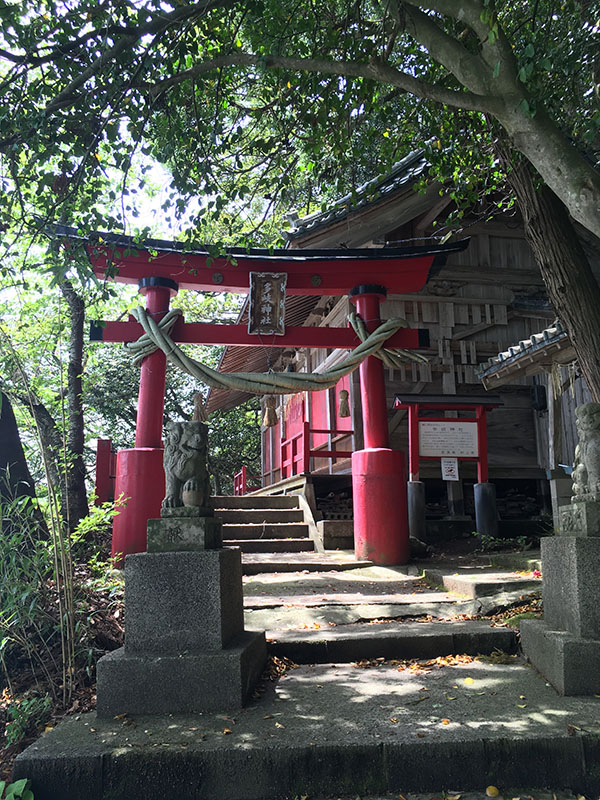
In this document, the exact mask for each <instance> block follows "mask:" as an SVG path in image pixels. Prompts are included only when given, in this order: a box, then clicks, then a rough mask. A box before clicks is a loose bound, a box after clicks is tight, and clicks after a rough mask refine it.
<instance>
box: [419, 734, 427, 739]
mask: <svg viewBox="0 0 600 800" xmlns="http://www.w3.org/2000/svg"><path fill="white" fill-rule="evenodd" d="M417 736H418V737H419V739H423V737H424V736H425V734H424V733H417Z"/></svg>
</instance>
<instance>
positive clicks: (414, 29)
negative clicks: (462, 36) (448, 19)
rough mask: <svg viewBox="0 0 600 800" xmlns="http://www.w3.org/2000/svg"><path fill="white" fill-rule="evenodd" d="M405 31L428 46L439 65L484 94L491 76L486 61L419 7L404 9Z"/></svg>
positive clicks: (469, 86)
mask: <svg viewBox="0 0 600 800" xmlns="http://www.w3.org/2000/svg"><path fill="white" fill-rule="evenodd" d="M405 11H406V18H407V22H408V24H407V26H406V29H407V32H408V33H409V34H410V35H411V36H412V37H413V38H414V39H416V40H417V42H419V44H422V45H423V47H425V48H427V50H428V51H429V54H430V56H431V57H432V58H433V59H434V60H435V61H437V62H438V63H440V64H442V65H443V66H444V67H446V69H447V70H449V71H450V72H451V73H452V75H454V76H455V77H456V78H457V79H458V80H459V81H460V82H461V83H462V84H463V85H464V86H466V87H467V88H468V89H470V90H471V91H473V92H476V93H477V94H487V93H488V92H489V83H490V79H491V77H492V75H491V72H490V70H489V68H488V66H487V64H486V63H485V62H483V61H482V59H481V58H480V57H479V56H476V55H473V54H472V53H469V51H468V50H467V49H466V48H465V47H463V46H462V44H460V42H459V41H458V40H457V39H455V38H454V37H453V36H450V35H449V34H447V33H446V32H445V31H444V30H442V28H440V26H439V25H438V24H437V22H436V21H435V18H434V17H431V16H429V15H428V14H425V13H424V12H423V11H421V9H420V8H418V7H416V6H414V7H413V6H412V4H410V7H406V8H405Z"/></svg>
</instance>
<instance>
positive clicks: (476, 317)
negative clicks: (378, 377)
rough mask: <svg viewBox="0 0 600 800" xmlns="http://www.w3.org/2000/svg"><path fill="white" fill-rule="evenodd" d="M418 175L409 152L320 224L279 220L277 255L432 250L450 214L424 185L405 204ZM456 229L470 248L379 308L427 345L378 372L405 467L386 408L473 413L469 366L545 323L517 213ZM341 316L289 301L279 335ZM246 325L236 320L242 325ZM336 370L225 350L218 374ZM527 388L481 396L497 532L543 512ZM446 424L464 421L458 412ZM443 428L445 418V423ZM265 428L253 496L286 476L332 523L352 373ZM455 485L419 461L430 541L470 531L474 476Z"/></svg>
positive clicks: (529, 382)
mask: <svg viewBox="0 0 600 800" xmlns="http://www.w3.org/2000/svg"><path fill="white" fill-rule="evenodd" d="M427 169H428V164H427V161H426V159H425V157H424V155H423V154H422V153H413V154H411V155H410V156H408V157H407V158H405V159H404V160H403V161H401V162H399V163H398V164H397V165H396V166H395V168H394V170H393V171H392V172H391V173H390V174H389V175H388V176H386V177H385V178H382V179H376V180H373V181H371V182H369V183H368V184H366V185H365V186H363V187H361V188H359V189H358V190H357V192H356V193H355V195H354V196H353V197H351V196H348V197H346V198H343V199H342V200H340V201H339V202H338V203H336V204H334V205H332V206H331V208H330V209H328V210H327V211H325V212H324V213H316V214H313V215H311V216H309V217H306V218H303V219H298V218H297V217H294V216H292V217H290V223H291V230H290V231H289V232H288V233H287V234H286V235H287V238H288V240H289V248H290V250H291V251H292V252H295V251H297V250H302V249H304V248H308V249H312V248H320V247H331V248H350V249H352V250H354V249H356V248H382V249H383V250H384V251H385V250H386V249H387V248H393V247H399V246H400V247H401V246H406V244H407V243H408V242H411V243H413V244H426V243H427V242H431V241H434V240H435V238H432V237H436V236H439V235H440V231H441V232H446V231H445V229H444V226H443V221H444V220H445V218H446V217H447V215H448V213H449V211H450V210H451V208H452V201H451V198H450V196H449V193H446V192H445V191H444V188H443V187H442V186H441V185H440V184H439V183H437V182H435V181H430V182H429V183H428V184H427V189H426V191H425V192H418V191H416V185H417V183H419V182H421V181H422V179H423V177H424V176H426V174H427ZM463 222H464V227H463V231H462V233H461V235H468V236H469V237H470V244H469V246H468V247H467V248H466V249H464V250H461V251H457V252H453V253H450V254H449V255H448V258H447V260H446V262H445V264H444V265H443V266H441V267H440V268H439V269H436V270H432V272H431V274H430V277H429V280H428V281H427V283H426V284H425V285H424V286H423V288H421V289H420V290H418V291H417V292H414V293H406V292H398V293H396V292H393V293H392V292H390V293H388V295H387V297H386V299H385V300H384V301H383V302H382V303H381V316H382V318H383V319H386V318H390V317H395V316H401V317H404V318H405V319H406V320H407V322H408V323H409V325H410V327H411V328H417V329H427V330H428V331H429V337H430V347H429V348H427V349H425V348H423V349H420V350H419V351H418V352H420V353H422V354H423V355H425V356H426V357H427V362H426V363H416V362H414V363H407V364H406V365H404V366H402V367H400V368H399V369H388V368H386V369H385V393H386V407H387V425H388V430H389V437H390V446H391V447H392V448H393V449H396V450H401V451H403V452H404V453H406V454H408V449H409V447H408V445H409V429H408V412H407V408H405V407H404V408H398V409H396V410H395V409H394V398H395V397H396V396H398V395H400V396H406V395H415V396H423V400H426V397H425V396H426V395H435V396H440V395H442V396H447V397H448V400H449V402H450V403H451V402H452V398H453V397H455V396H456V395H460V396H471V397H472V398H473V400H475V399H476V397H477V396H482V395H485V389H484V388H483V386H482V383H481V381H480V379H479V377H478V372H479V371H480V370H479V365H480V364H481V363H482V362H486V361H487V360H488V359H489V358H490V357H492V356H495V355H496V354H497V353H498V352H499V351H503V350H506V349H507V348H508V347H509V346H511V345H513V344H514V343H515V342H518V341H520V340H524V339H526V338H528V337H529V336H531V333H532V331H537V330H540V329H542V328H545V327H547V326H548V325H549V324H550V323H551V321H552V320H553V319H554V316H555V315H554V312H553V311H552V309H551V308H550V305H549V303H548V302H547V298H546V295H545V291H544V286H543V282H542V279H541V276H540V273H539V271H538V268H537V265H536V263H535V260H534V257H533V255H532V253H531V251H530V249H529V247H528V245H527V242H526V240H525V238H524V233H523V228H522V224H521V222H520V218H519V216H518V213H517V212H514V213H513V214H512V216H511V215H506V214H502V215H500V214H499V215H498V216H497V217H496V218H494V219H493V220H491V221H483V215H481V218H478V216H477V213H476V211H474V213H473V215H472V216H470V217H469V216H467V217H465V218H464V220H463ZM450 241H452V239H451V240H450ZM350 308H351V306H350V303H349V300H348V298H347V297H346V296H339V295H333V294H327V293H326V292H325V291H323V292H322V295H321V296H320V297H311V298H307V297H302V298H290V302H289V304H288V308H287V315H288V319H289V322H290V324H300V323H302V324H304V325H312V326H314V327H316V328H320V329H323V328H327V327H329V326H335V327H337V326H340V325H343V324H344V320H345V319H346V316H347V314H348V312H349V310H350ZM245 314H247V311H246V310H244V311H243V312H242V318H245ZM341 357H342V353H341V351H339V350H336V349H324V348H309V349H304V350H300V349H298V348H287V349H285V350H283V351H281V350H280V351H278V353H277V354H276V353H275V351H272V350H271V351H269V349H268V348H265V350H262V351H259V350H255V351H253V353H252V355H251V356H248V355H247V351H246V350H242V348H238V347H233V346H232V347H228V348H227V350H226V351H225V353H224V355H223V357H222V360H221V366H220V369H222V370H224V371H229V370H233V369H236V368H238V365H239V364H241V363H246V365H247V368H250V369H253V370H256V371H263V370H265V369H266V367H267V363H268V362H269V363H272V364H273V365H274V368H275V369H281V370H284V369H294V370H297V371H302V370H307V371H314V370H319V369H323V368H325V367H327V366H329V365H331V364H333V363H335V362H336V360H337V359H339V358H341ZM533 384H534V380H533V379H532V378H531V377H529V376H519V377H518V378H517V379H516V380H515V381H512V382H511V383H503V385H502V386H500V387H499V388H498V389H496V388H495V387H494V394H495V395H498V396H499V398H500V399H501V403H500V404H499V407H497V408H495V409H494V410H493V411H491V412H490V413H488V415H487V444H488V466H489V479H490V481H492V482H493V483H494V484H495V486H496V487H497V490H498V511H499V514H500V518H501V519H503V518H506V519H508V520H510V519H517V518H523V517H537V516H539V514H540V513H541V512H542V511H544V510H547V511H549V509H550V504H549V491H548V484H547V479H546V466H545V463H544V461H543V459H541V457H540V451H539V443H540V442H539V432H538V429H539V424H538V420H537V417H538V415H539V414H540V413H542V412H540V411H539V410H537V405H536V403H537V401H536V398H539V395H535V394H532V387H533ZM341 389H344V390H346V391H348V393H349V404H350V413H351V416H350V417H341V416H340V415H339V392H340V390H341ZM534 391H535V390H534ZM243 399H244V395H243V394H242V393H228V394H225V393H224V392H222V391H220V390H212V391H211V393H210V396H209V401H208V407H209V410H214V409H216V408H231V407H233V406H234V405H236V404H237V403H239V402H241V401H242V400H243ZM458 415H459V416H464V415H463V412H458ZM447 416H449V417H451V416H455V414H453V413H452V412H448V414H447ZM278 417H279V419H278V423H277V425H276V426H275V427H271V428H266V429H263V432H262V441H263V448H262V452H263V455H262V458H263V463H262V476H261V479H262V485H263V487H264V488H263V491H270V492H273V491H277V490H278V487H280V486H283V484H282V481H285V482H287V485H288V486H291V484H290V480H291V476H292V475H293V474H294V473H302V472H304V473H308V474H309V475H310V478H311V481H312V482H313V483H314V482H315V481H316V482H317V488H316V495H317V497H316V499H314V500H313V502H316V504H317V506H318V505H319V502H320V501H322V505H323V508H324V509H325V508H326V507H327V503H328V502H330V501H328V499H327V498H328V497H329V498H331V495H332V494H333V495H336V493H337V494H338V495H339V503H338V509H340V510H341V511H343V510H344V509H343V505H344V502H346V504H348V501H347V499H345V498H348V493H349V487H350V472H351V461H350V458H349V453H351V452H353V451H356V450H359V449H360V448H361V447H362V446H363V427H362V408H361V397H360V391H359V375H358V373H354V374H352V375H350V376H349V377H348V378H346V379H344V381H343V382H341V383H340V384H339V386H337V387H336V388H335V389H330V390H329V391H327V392H320V393H315V394H313V395H312V396H311V397H309V396H307V395H301V394H298V395H294V396H286V397H282V398H280V403H279V407H278ZM306 437H309V440H308V441H306ZM335 449H338V450H339V451H341V453H340V456H339V457H337V458H332V457H329V456H324V457H320V456H319V451H322V452H323V451H325V452H331V451H332V450H335ZM240 466H241V465H240ZM459 473H460V474H459V480H453V481H444V480H443V479H442V474H441V470H440V464H439V461H438V462H434V461H427V460H423V461H422V462H421V465H420V477H421V479H422V480H423V481H424V482H425V486H426V502H427V514H428V518H429V526H430V527H431V528H432V529H433V530H435V527H436V524H437V523H436V520H441V519H443V518H450V519H452V520H458V521H461V520H462V521H463V528H464V530H467V529H468V530H469V531H471V530H473V529H474V522H473V521H470V520H472V518H473V488H472V487H473V484H474V483H475V482H476V481H477V474H476V465H475V464H470V463H468V462H464V463H462V462H461V464H460V469H459ZM309 489H310V487H309ZM307 491H308V489H307ZM310 491H315V490H314V489H310ZM334 505H335V504H334ZM333 516H335V514H334V515H333Z"/></svg>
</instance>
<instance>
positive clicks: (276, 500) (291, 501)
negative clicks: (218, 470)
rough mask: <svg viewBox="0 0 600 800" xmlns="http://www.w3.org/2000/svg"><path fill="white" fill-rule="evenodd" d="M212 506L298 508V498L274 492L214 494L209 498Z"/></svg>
mask: <svg viewBox="0 0 600 800" xmlns="http://www.w3.org/2000/svg"><path fill="white" fill-rule="evenodd" d="M211 503H212V507H213V508H298V506H299V504H298V498H297V497H294V496H293V495H287V494H276V495H261V496H255V495H251V494H246V495H243V496H241V497H234V496H233V495H222V494H221V495H216V496H215V497H212V498H211Z"/></svg>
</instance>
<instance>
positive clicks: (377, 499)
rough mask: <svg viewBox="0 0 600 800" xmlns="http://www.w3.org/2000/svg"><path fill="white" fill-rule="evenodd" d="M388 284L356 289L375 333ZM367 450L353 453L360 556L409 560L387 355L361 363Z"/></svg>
mask: <svg viewBox="0 0 600 800" xmlns="http://www.w3.org/2000/svg"><path fill="white" fill-rule="evenodd" d="M386 294H387V292H386V289H385V288H383V287H382V286H371V285H366V286H357V287H355V288H354V289H352V291H351V292H350V300H351V301H352V302H353V303H354V304H355V305H356V310H357V312H358V314H359V315H360V316H361V317H362V319H363V320H364V322H365V324H366V326H367V329H368V330H369V332H371V331H373V330H375V328H377V327H378V326H379V325H380V323H381V318H380V313H379V304H380V302H381V301H382V300H385V297H386ZM359 373H360V399H361V405H362V418H363V436H364V449H363V450H358V451H356V452H355V453H353V454H352V494H353V499H354V547H355V552H356V557H357V558H367V559H369V560H371V561H374V562H375V563H376V564H406V563H407V562H408V560H409V558H410V542H409V533H408V510H407V509H408V506H407V497H406V466H405V463H404V462H405V458H404V453H402V452H401V451H399V450H392V449H391V448H390V443H389V433H388V419H387V403H386V397H385V375H384V367H383V362H382V361H381V359H379V358H376V357H375V356H369V357H368V358H367V359H365V361H363V362H362V364H361V365H360V367H359Z"/></svg>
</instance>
